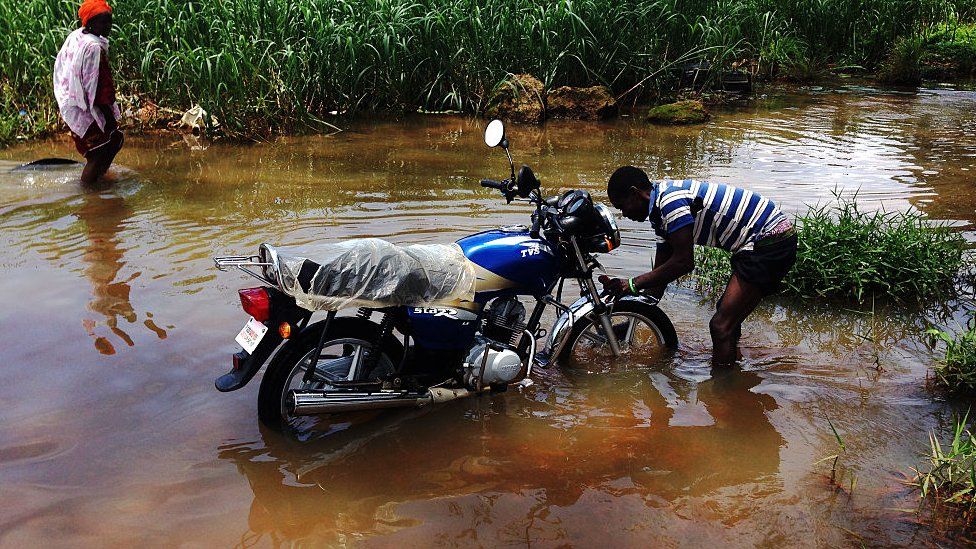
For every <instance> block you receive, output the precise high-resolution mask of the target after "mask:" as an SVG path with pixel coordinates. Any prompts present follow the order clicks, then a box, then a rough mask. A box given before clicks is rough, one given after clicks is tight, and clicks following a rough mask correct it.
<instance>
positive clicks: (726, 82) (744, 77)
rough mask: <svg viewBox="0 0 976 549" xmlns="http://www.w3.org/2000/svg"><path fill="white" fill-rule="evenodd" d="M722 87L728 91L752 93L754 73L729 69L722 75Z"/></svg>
mask: <svg viewBox="0 0 976 549" xmlns="http://www.w3.org/2000/svg"><path fill="white" fill-rule="evenodd" d="M721 81H722V89H723V90H725V91H727V92H735V93H743V94H745V93H750V92H751V91H752V74H750V73H748V72H746V71H727V72H723V73H722V76H721Z"/></svg>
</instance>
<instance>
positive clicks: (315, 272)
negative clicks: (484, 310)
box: [278, 238, 477, 311]
mask: <svg viewBox="0 0 976 549" xmlns="http://www.w3.org/2000/svg"><path fill="white" fill-rule="evenodd" d="M317 248H320V251H319V250H317V251H316V252H314V253H307V254H305V255H303V254H302V252H299V251H297V250H287V249H279V250H278V269H279V274H280V278H279V280H280V285H281V290H282V291H283V292H285V293H287V294H288V295H291V296H292V297H294V298H295V301H296V302H297V303H298V305H299V306H301V307H304V308H306V309H309V310H324V311H337V310H339V309H343V308H346V307H369V308H383V307H395V306H402V305H408V306H423V305H429V304H432V303H434V302H438V301H452V300H458V299H460V300H465V301H471V300H473V299H474V291H475V285H476V283H477V276H476V275H475V270H474V265H473V264H472V263H471V262H470V261H468V259H467V258H466V257H465V256H464V252H463V251H462V250H461V247H460V246H458V245H457V244H453V243H452V244H410V245H404V246H398V245H396V244H392V243H390V242H387V241H385V240H381V239H379V238H362V239H354V240H347V241H344V242H340V243H337V244H330V245H328V246H320V247H317ZM308 256H314V257H308Z"/></svg>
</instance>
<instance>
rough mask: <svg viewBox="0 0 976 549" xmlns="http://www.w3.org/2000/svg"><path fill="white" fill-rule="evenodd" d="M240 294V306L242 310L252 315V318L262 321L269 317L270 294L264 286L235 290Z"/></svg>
mask: <svg viewBox="0 0 976 549" xmlns="http://www.w3.org/2000/svg"><path fill="white" fill-rule="evenodd" d="M237 294H238V295H239V296H241V307H243V308H244V312H245V313H247V314H249V315H251V316H253V317H254V320H257V321H258V322H264V321H266V320H268V319H269V318H270V317H271V296H269V295H268V290H265V289H264V288H244V289H243V290H237Z"/></svg>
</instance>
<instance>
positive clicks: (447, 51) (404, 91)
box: [0, 0, 976, 135]
mask: <svg viewBox="0 0 976 549" xmlns="http://www.w3.org/2000/svg"><path fill="white" fill-rule="evenodd" d="M974 4H976V2H973V0H920V1H917V2H904V1H901V0H825V1H818V2H787V1H784V0H748V1H744V2H731V1H727V0H693V1H681V2H679V1H677V0H624V1H610V0H580V1H574V2H569V1H559V2H536V1H533V0H501V1H498V2H478V1H473V0H410V1H407V0H365V1H356V2H353V1H351V0H263V1H260V2H254V1H251V0H222V1H220V2H213V1H210V0H116V2H113V7H114V9H115V13H116V17H115V25H116V26H115V31H114V34H113V36H112V59H113V63H114V66H115V69H116V71H117V73H118V77H117V79H116V81H117V83H118V84H119V87H120V92H121V93H122V94H123V95H124V96H126V97H128V98H139V97H145V98H146V99H150V100H152V101H154V102H156V103H158V104H160V105H164V106H168V107H170V108H174V109H179V110H185V109H186V108H189V107H190V106H192V105H194V104H197V103H199V104H200V105H202V106H203V107H204V108H205V109H206V110H207V111H208V112H210V113H212V114H214V115H216V117H217V118H219V119H220V120H221V122H222V124H223V127H224V128H225V130H226V131H228V132H229V133H232V134H238V135H260V134H267V133H275V132H279V131H284V130H288V131H294V130H296V129H299V128H300V127H303V126H313V127H314V126H316V122H317V121H319V120H322V119H323V118H325V117H327V116H329V115H330V113H336V112H338V113H342V112H353V111H356V110H362V109H366V110H403V109H409V110H413V109H416V108H424V109H427V110H448V109H450V110H461V111H467V112H480V111H481V110H482V109H483V108H484V107H485V106H486V102H487V101H488V99H489V97H490V95H491V92H492V90H494V89H495V88H496V87H497V86H498V85H499V83H500V82H502V81H503V80H504V79H505V77H506V75H508V74H516V73H528V74H533V75H535V76H537V77H538V78H540V79H541V80H542V81H543V83H544V84H545V85H546V87H547V88H549V89H552V88H554V87H557V86H562V85H572V86H592V85H606V86H608V87H609V88H610V89H611V90H612V91H613V92H614V93H615V94H616V95H617V96H618V97H619V96H626V97H627V99H628V100H630V99H634V100H636V99H638V98H640V97H647V96H650V95H653V94H655V93H657V92H659V91H661V90H662V89H664V88H668V87H669V86H671V85H673V83H674V81H675V80H676V75H675V69H676V67H678V66H679V65H680V64H681V63H684V62H686V61H689V60H705V61H708V62H710V63H711V65H712V66H714V67H728V66H730V65H731V63H732V62H734V61H742V60H746V64H745V65H746V66H749V67H750V68H751V70H752V71H753V72H755V73H756V74H759V75H764V76H776V75H782V74H794V75H799V76H800V77H803V75H809V74H811V73H813V72H815V71H816V70H817V69H818V68H819V67H824V66H827V65H828V64H834V65H843V66H851V65H857V66H864V67H868V68H871V67H875V66H877V65H878V64H879V63H880V62H881V61H882V60H883V59H885V57H886V56H887V54H888V52H889V51H890V49H891V47H892V45H893V44H894V43H895V41H897V40H900V39H904V38H905V37H912V36H917V35H919V34H920V33H924V32H928V30H929V29H938V28H947V27H946V26H947V25H950V24H951V23H953V22H956V21H960V20H969V19H971V18H972V16H973V14H974V7H973V6H974ZM76 10H77V2H76V1H75V0H23V1H20V2H3V3H0V67H3V71H2V73H0V90H2V93H3V97H2V98H0V110H2V111H3V114H2V116H0V119H2V120H9V119H10V117H11V116H14V115H16V114H17V113H19V112H20V110H24V111H25V112H26V113H27V115H26V116H25V117H22V119H21V129H20V133H36V132H43V131H47V130H50V129H51V128H54V127H56V125H57V117H56V109H54V108H53V95H52V91H51V72H52V65H53V60H54V57H55V55H56V54H57V51H58V49H59V48H60V46H61V43H62V42H63V40H64V38H65V36H66V35H67V34H68V33H69V32H70V31H71V30H72V29H73V28H75V27H76V25H77V20H76V16H75V13H76ZM132 104H133V105H138V101H137V100H136V99H133V103H132Z"/></svg>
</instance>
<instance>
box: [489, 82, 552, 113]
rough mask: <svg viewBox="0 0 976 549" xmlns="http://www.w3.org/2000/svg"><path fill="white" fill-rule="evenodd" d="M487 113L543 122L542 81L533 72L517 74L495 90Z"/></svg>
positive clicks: (544, 111) (544, 109) (544, 105)
mask: <svg viewBox="0 0 976 549" xmlns="http://www.w3.org/2000/svg"><path fill="white" fill-rule="evenodd" d="M485 115H486V116H488V117H489V118H503V119H506V120H510V121H512V122H526V123H530V124H541V123H542V122H543V121H544V120H545V119H546V104H545V101H544V96H543V88H542V82H540V81H539V79H538V78H536V77H534V76H532V75H531V74H516V75H513V76H511V77H510V78H509V79H508V80H506V81H505V82H503V83H502V85H501V86H499V87H498V89H497V90H496V91H495V94H494V95H493V96H492V98H491V100H490V101H489V102H488V108H487V109H485Z"/></svg>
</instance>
